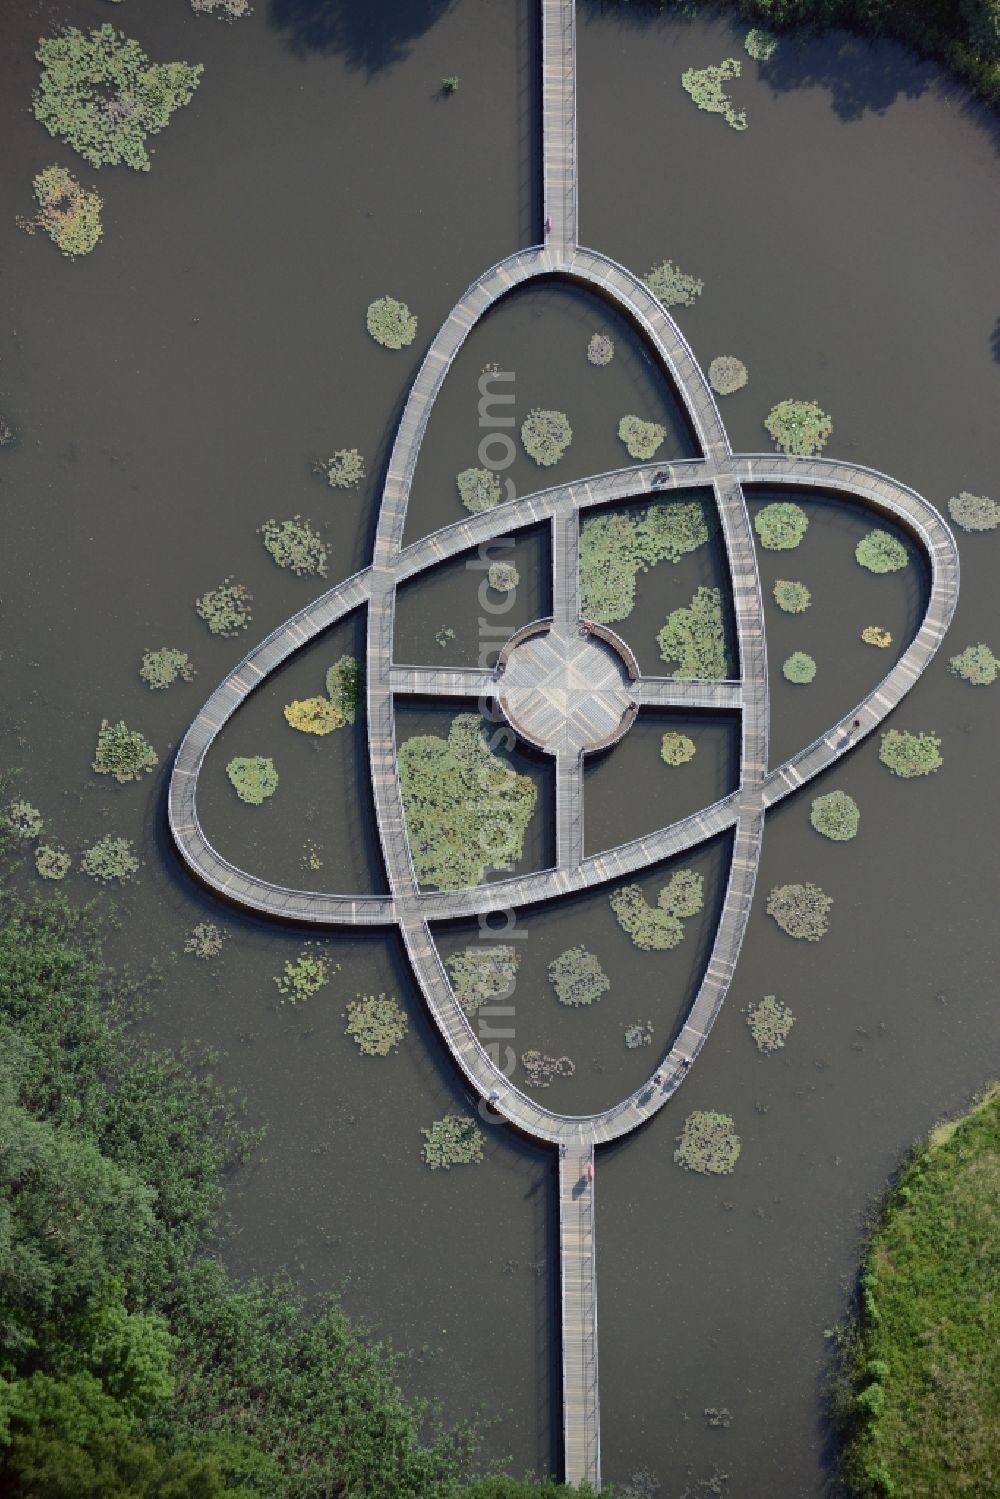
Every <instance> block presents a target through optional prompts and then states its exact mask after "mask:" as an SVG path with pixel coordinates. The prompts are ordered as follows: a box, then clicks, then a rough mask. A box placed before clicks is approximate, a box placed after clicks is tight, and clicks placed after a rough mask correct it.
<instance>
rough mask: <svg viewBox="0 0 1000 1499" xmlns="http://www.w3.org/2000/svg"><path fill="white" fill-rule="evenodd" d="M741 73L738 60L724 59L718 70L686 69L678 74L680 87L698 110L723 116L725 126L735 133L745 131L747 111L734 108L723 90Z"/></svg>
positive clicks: (708, 68) (741, 66)
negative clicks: (735, 131) (730, 127)
mask: <svg viewBox="0 0 1000 1499" xmlns="http://www.w3.org/2000/svg"><path fill="white" fill-rule="evenodd" d="M742 71H743V64H742V63H741V62H740V60H739V58H737V57H727V58H725V59H724V60H723V61H722V62H721V63H720V64H719V65H718V67H714V66H712V67H707V68H688V69H687V70H686V71H685V72H684V73H682V74H681V83H682V84H683V86H684V89H685V91H686V92H687V93H688V94H690V95H691V98H692V99H693V100H694V102H695V103H696V104H697V106H698V108H699V109H704V110H707V112H708V113H709V114H714V115H722V117H723V119H724V120H725V122H726V124H727V125H731V126H732V127H733V129H734V130H745V129H746V128H747V117H746V111H745V110H742V109H737V108H736V106H735V105H734V103H733V101H732V99H730V97H729V95H728V94H727V93H726V87H725V86H726V84H727V83H728V82H729V81H730V79H732V78H739V76H740V74H741V73H742Z"/></svg>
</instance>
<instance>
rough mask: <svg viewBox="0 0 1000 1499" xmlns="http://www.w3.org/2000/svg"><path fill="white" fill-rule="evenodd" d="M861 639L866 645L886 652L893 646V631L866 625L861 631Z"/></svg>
mask: <svg viewBox="0 0 1000 1499" xmlns="http://www.w3.org/2000/svg"><path fill="white" fill-rule="evenodd" d="M861 639H862V640H863V641H864V643H865V645H874V646H877V647H878V649H879V650H880V651H885V650H888V648H889V646H890V645H892V631H891V630H883V629H882V627H881V625H865V627H864V629H863V630H862V631H861Z"/></svg>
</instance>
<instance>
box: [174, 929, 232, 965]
mask: <svg viewBox="0 0 1000 1499" xmlns="http://www.w3.org/2000/svg"><path fill="white" fill-rule="evenodd" d="M225 940H226V933H225V932H224V931H223V930H222V928H221V927H220V926H216V924H215V922H214V921H199V922H198V924H197V926H194V927H192V928H191V931H190V932H189V934H188V936H187V937H186V938H185V941H184V951H185V952H188V953H193V954H194V956H195V957H196V958H202V959H205V960H207V959H209V958H217V957H218V956H219V954H220V953H221V952H222V944H223V943H224V942H225Z"/></svg>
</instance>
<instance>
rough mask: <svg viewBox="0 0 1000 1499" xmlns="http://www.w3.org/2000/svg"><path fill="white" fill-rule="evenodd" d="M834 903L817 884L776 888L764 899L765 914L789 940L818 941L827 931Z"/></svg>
mask: <svg viewBox="0 0 1000 1499" xmlns="http://www.w3.org/2000/svg"><path fill="white" fill-rule="evenodd" d="M832 906H833V900H832V899H831V897H830V896H829V895H826V894H825V893H824V892H823V891H822V890H821V889H820V888H819V886H818V885H810V884H805V885H776V886H775V888H774V889H773V890H772V891H771V893H770V895H769V896H768V897H767V914H768V916H773V917H774V919H775V921H776V922H777V923H778V925H779V926H780V928H781V930H782V931H783V932H785V933H787V935H788V936H789V937H797V938H798V939H800V940H801V941H803V942H818V941H819V939H820V938H821V937H824V936H825V935H826V933H827V931H828V930H829V925H830V909H831V907H832Z"/></svg>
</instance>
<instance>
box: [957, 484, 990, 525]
mask: <svg viewBox="0 0 1000 1499" xmlns="http://www.w3.org/2000/svg"><path fill="white" fill-rule="evenodd" d="M948 511H949V513H950V515H951V518H952V520H953V521H954V522H955V524H956V526H961V528H962V530H963V531H995V530H996V528H997V526H1000V505H998V504H997V502H996V500H991V499H989V498H988V497H987V496H986V495H976V494H967V493H966V491H965V490H964V489H963V491H962V493H961V494H957V495H953V496H952V498H951V499H950V500H949V501H948Z"/></svg>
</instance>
